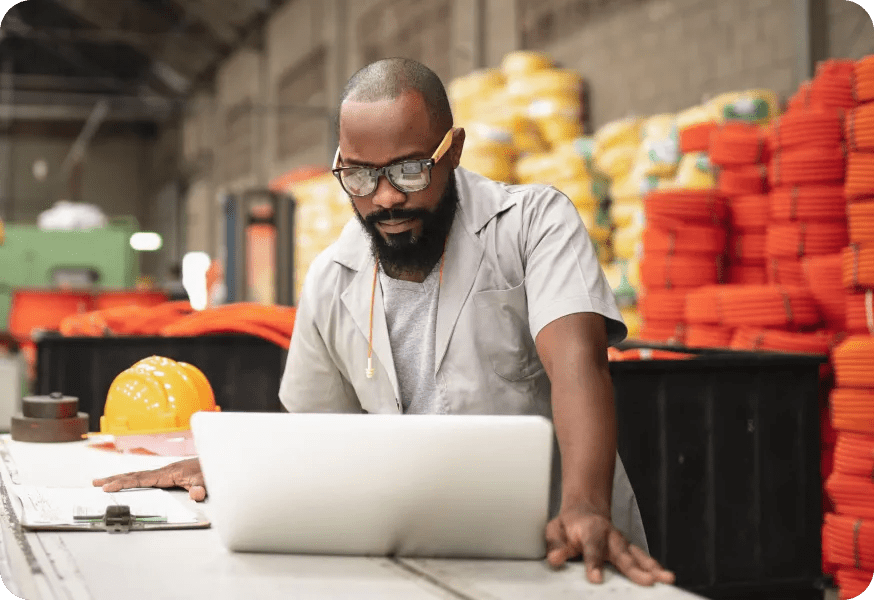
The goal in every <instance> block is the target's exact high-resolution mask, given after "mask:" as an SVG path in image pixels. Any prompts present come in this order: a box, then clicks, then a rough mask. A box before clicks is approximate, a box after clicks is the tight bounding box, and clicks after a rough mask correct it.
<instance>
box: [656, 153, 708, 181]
mask: <svg viewBox="0 0 874 600" xmlns="http://www.w3.org/2000/svg"><path fill="white" fill-rule="evenodd" d="M665 187H666V188H674V189H676V188H680V189H687V190H710V189H715V188H716V176H715V174H714V172H713V165H712V164H711V163H710V159H709V158H708V156H707V153H706V152H690V153H689V154H684V155H683V158H682V159H681V160H680V166H679V168H678V169H677V177H676V178H675V179H674V182H673V185H670V186H667V185H666V186H665Z"/></svg>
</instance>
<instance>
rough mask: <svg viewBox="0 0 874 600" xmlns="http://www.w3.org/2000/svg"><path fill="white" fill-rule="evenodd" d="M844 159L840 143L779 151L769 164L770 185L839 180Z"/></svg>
mask: <svg viewBox="0 0 874 600" xmlns="http://www.w3.org/2000/svg"><path fill="white" fill-rule="evenodd" d="M846 164H847V161H846V159H845V158H844V151H843V148H841V147H840V146H822V147H814V146H810V147H799V148H791V149H788V150H780V151H778V152H776V153H775V154H774V157H773V158H772V159H771V162H770V165H769V183H770V184H771V187H781V186H793V185H812V184H818V183H819V184H825V183H840V182H842V181H843V180H844V170H845V168H846Z"/></svg>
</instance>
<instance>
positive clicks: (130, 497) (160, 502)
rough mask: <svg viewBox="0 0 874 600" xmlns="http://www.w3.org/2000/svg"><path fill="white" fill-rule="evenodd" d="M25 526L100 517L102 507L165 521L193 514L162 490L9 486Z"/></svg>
mask: <svg viewBox="0 0 874 600" xmlns="http://www.w3.org/2000/svg"><path fill="white" fill-rule="evenodd" d="M10 490H11V491H12V492H13V493H14V494H15V495H16V496H17V497H18V499H19V501H20V502H21V505H22V513H23V514H22V519H21V520H22V523H23V524H27V525H73V524H76V523H78V522H77V521H76V520H75V518H74V517H75V516H77V515H78V516H102V515H103V514H104V513H106V507H107V506H110V505H113V504H116V505H126V506H129V507H130V512H131V515H133V516H150V517H155V516H158V517H163V518H165V519H166V522H167V523H168V524H180V525H181V524H187V523H196V522H197V515H196V514H195V513H194V512H193V511H191V510H190V509H188V508H187V507H185V506H184V505H182V504H181V503H180V502H179V501H178V500H177V499H176V498H174V497H173V496H172V495H170V494H169V493H167V492H166V491H164V490H159V489H136V490H124V491H121V492H113V493H108V492H104V491H103V490H101V489H100V488H98V487H90V488H55V487H37V486H31V485H13V486H11V487H10Z"/></svg>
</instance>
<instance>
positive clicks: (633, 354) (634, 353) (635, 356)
mask: <svg viewBox="0 0 874 600" xmlns="http://www.w3.org/2000/svg"><path fill="white" fill-rule="evenodd" d="M694 357H695V355H694V354H688V353H685V352H675V351H673V350H656V349H653V348H632V349H630V350H617V349H616V348H613V347H612V346H611V347H610V348H607V358H608V359H610V360H611V361H618V362H622V361H626V360H686V359H689V358H694Z"/></svg>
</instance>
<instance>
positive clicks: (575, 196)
mask: <svg viewBox="0 0 874 600" xmlns="http://www.w3.org/2000/svg"><path fill="white" fill-rule="evenodd" d="M552 186H553V187H554V188H555V189H557V190H558V191H560V192H561V193H563V194H564V195H565V196H567V197H568V198H569V199H570V201H571V202H573V204H574V206H575V207H576V208H577V210H578V211H586V212H589V211H595V210H597V208H598V206H599V205H600V204H601V198H600V197H599V196H598V195H597V194H596V193H595V189H594V186H593V182H592V180H591V179H564V180H557V181H556V182H555V183H553V184H552Z"/></svg>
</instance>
